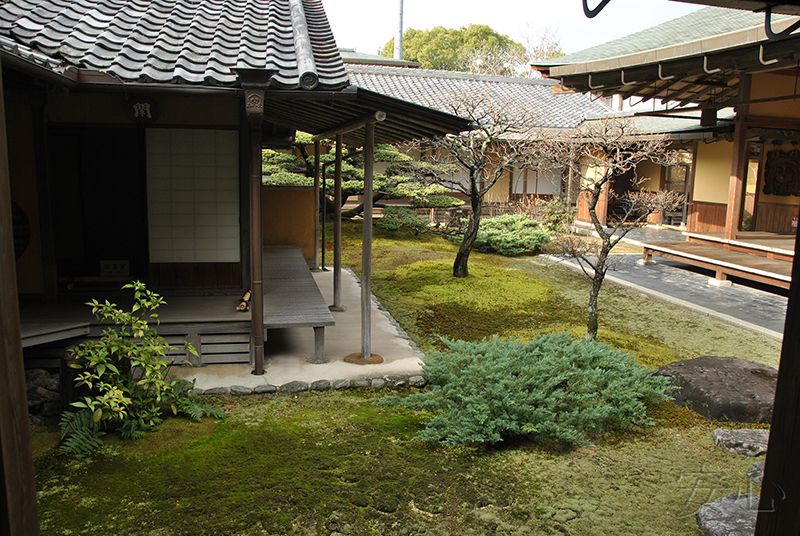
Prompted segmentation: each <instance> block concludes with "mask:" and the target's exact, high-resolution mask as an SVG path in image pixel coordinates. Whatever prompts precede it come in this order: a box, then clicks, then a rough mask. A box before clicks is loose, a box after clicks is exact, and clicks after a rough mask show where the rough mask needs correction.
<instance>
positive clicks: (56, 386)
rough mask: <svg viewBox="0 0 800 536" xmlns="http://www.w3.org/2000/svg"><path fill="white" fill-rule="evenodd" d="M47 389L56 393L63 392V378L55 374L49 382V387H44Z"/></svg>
mask: <svg viewBox="0 0 800 536" xmlns="http://www.w3.org/2000/svg"><path fill="white" fill-rule="evenodd" d="M44 388H45V389H47V390H48V391H55V392H56V393H57V392H59V391H60V390H61V378H60V377H59V375H58V374H53V375H52V376H50V379H49V380H47V385H45V386H44Z"/></svg>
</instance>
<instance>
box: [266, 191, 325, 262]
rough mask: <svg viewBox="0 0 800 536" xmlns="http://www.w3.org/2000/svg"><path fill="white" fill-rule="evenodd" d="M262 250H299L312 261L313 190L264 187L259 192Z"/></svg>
mask: <svg viewBox="0 0 800 536" xmlns="http://www.w3.org/2000/svg"><path fill="white" fill-rule="evenodd" d="M261 206H262V216H261V217H262V220H261V221H262V226H263V232H262V235H263V244H264V246H294V247H299V248H300V251H301V253H302V254H303V257H305V258H306V259H313V258H314V253H315V251H314V188H313V187H311V186H265V187H264V188H262V189H261Z"/></svg>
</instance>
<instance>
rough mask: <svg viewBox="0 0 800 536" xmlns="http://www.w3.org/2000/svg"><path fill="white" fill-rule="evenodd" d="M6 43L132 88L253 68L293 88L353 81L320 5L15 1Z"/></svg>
mask: <svg viewBox="0 0 800 536" xmlns="http://www.w3.org/2000/svg"><path fill="white" fill-rule="evenodd" d="M0 37H6V38H10V39H13V40H14V41H15V42H17V43H19V44H21V45H23V46H24V47H29V48H30V49H33V50H34V51H36V52H38V53H41V54H44V55H45V56H49V57H50V58H53V59H58V60H61V61H63V62H64V63H65V64H66V66H75V67H79V68H85V69H90V70H97V71H102V72H105V73H108V74H111V75H112V76H115V77H118V78H120V79H122V80H124V81H126V82H142V83H148V82H157V83H177V84H193V85H222V86H231V85H235V83H236V80H237V77H236V74H235V73H234V72H233V71H232V69H234V68H249V69H271V70H275V71H277V73H276V74H275V75H274V77H273V86H275V87H279V88H285V89H293V88H298V87H305V88H306V89H311V88H312V87H313V86H314V85H315V82H317V83H318V85H317V86H316V87H317V88H318V89H335V88H340V87H343V86H347V85H348V84H349V81H348V78H347V73H346V72H345V69H344V65H343V63H342V59H341V56H340V55H339V52H338V49H337V47H336V42H335V40H334V38H333V34H332V33H331V30H330V26H329V25H328V20H327V16H326V15H325V11H324V9H323V7H322V2H321V0H37V1H33V0H9V1H7V2H5V3H0ZM3 50H4V51H5V50H6V46H5V44H4V45H3ZM304 51H306V52H307V54H304V53H303V52H304Z"/></svg>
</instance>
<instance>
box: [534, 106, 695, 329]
mask: <svg viewBox="0 0 800 536" xmlns="http://www.w3.org/2000/svg"><path fill="white" fill-rule="evenodd" d="M536 155H537V157H538V158H539V166H540V168H550V169H552V168H556V169H562V170H564V169H566V170H568V171H571V172H572V174H574V175H575V176H577V177H579V178H580V195H581V197H582V198H583V202H585V203H586V208H587V209H588V212H589V216H590V218H591V221H592V226H593V227H594V230H595V232H596V233H597V235H598V236H599V237H600V245H599V246H597V245H595V244H592V243H591V242H589V241H586V240H580V239H578V238H571V237H569V236H566V237H565V236H562V237H559V238H557V239H556V240H555V241H554V244H555V248H554V253H555V254H557V255H560V256H563V257H566V258H571V259H574V260H575V261H576V262H577V263H578V264H579V265H580V267H581V269H582V270H583V272H584V274H586V276H587V277H589V279H591V281H592V288H591V291H590V293H589V304H588V308H587V327H586V339H590V340H593V339H594V338H596V337H597V328H598V318H597V314H598V313H597V298H598V295H599V293H600V288H601V286H602V284H603V280H604V278H605V275H606V272H607V271H608V269H609V268H610V267H611V262H610V259H609V255H610V253H611V250H612V249H613V248H614V247H615V246H616V245H617V244H619V242H620V241H621V240H622V239H623V238H624V237H625V235H627V234H628V232H629V231H630V230H631V229H632V228H633V227H635V226H639V225H643V224H644V223H646V221H647V218H648V217H649V216H650V214H652V213H654V212H668V211H672V210H675V209H676V208H678V207H680V206H681V205H682V203H683V201H684V196H683V194H680V193H678V192H666V191H646V190H641V187H642V185H643V183H644V182H645V181H646V180H647V177H640V176H638V175H636V170H637V166H638V165H639V164H640V163H642V162H644V161H646V160H649V161H651V162H654V163H657V164H660V165H671V164H673V163H674V162H675V159H676V156H675V153H674V152H673V151H670V150H669V141H668V140H667V139H666V138H665V137H662V136H644V135H641V134H639V133H637V132H636V131H635V130H634V128H633V127H632V125H631V124H630V123H629V122H626V121H624V120H619V119H609V120H604V121H590V122H587V123H585V124H584V125H583V126H581V127H580V128H578V129H575V130H572V131H568V132H561V133H554V134H553V135H552V136H549V137H546V138H543V139H542V140H541V141H540V142H539V144H537V146H536ZM631 173H633V177H632V179H631V181H630V182H631V190H630V191H627V192H625V193H624V194H622V195H621V196H619V197H617V196H615V195H614V193H613V188H612V187H611V186H612V185H613V182H614V180H615V179H616V178H617V177H619V176H622V175H626V174H631ZM606 200H610V201H614V202H615V203H616V208H617V213H616V214H615V218H614V220H613V221H612V222H610V223H609V222H602V221H600V217H599V215H598V205H599V204H600V203H601V202H606ZM590 269H591V270H590Z"/></svg>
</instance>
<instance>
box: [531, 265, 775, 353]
mask: <svg viewBox="0 0 800 536" xmlns="http://www.w3.org/2000/svg"><path fill="white" fill-rule="evenodd" d="M539 258H541V259H546V260H548V261H550V262H551V263H554V264H559V265H562V266H566V267H568V268H570V269H572V270H575V271H578V272H582V270H581V268H580V266H577V265H576V264H574V263H572V262H569V261H565V260H563V259H561V258H559V257H555V256H553V255H541V256H540V257H539ZM534 262H535V261H534ZM605 279H606V280H607V281H610V282H612V283H614V284H617V285H620V286H624V287H628V288H631V289H634V290H637V291H639V292H641V293H643V294H647V295H650V296H653V297H654V298H658V299H660V300H662V301H665V302H668V303H672V304H675V305H680V306H682V307H686V308H687V309H690V310H692V311H695V312H697V313H700V314H703V315H706V316H710V317H712V318H716V319H718V320H721V321H722V322H725V323H728V324H732V325H734V326H737V327H740V328H743V329H746V330H749V331H752V332H754V333H758V334H761V335H765V336H767V337H770V338H772V339H775V340H776V341H779V342H780V341H782V340H783V333H779V332H777V331H773V330H771V329H767V328H764V327H761V326H758V325H756V324H752V323H750V322H745V321H744V320H740V319H738V318H735V317H733V316H730V315H726V314H725V313H721V312H719V311H715V310H713V309H708V308H707V307H703V306H702V305H697V304H695V303H691V302H687V301H685V300H680V299H678V298H674V297H672V296H670V295H668V294H664V293H662V292H658V291H657V290H653V289H651V288H647V287H643V286H641V285H637V284H636V283H631V282H630V281H625V280H624V279H620V278H618V277H614V276H613V275H608V274H606V277H605Z"/></svg>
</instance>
